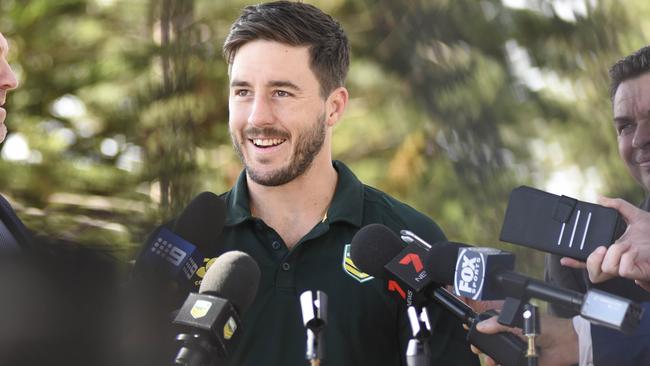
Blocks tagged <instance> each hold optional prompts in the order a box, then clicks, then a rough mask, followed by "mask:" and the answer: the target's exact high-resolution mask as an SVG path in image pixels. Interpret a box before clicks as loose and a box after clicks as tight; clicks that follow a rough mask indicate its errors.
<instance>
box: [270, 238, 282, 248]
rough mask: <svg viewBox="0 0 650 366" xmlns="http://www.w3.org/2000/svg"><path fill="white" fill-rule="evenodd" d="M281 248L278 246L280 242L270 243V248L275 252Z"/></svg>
mask: <svg viewBox="0 0 650 366" xmlns="http://www.w3.org/2000/svg"><path fill="white" fill-rule="evenodd" d="M281 246H282V244H280V242H279V241H277V240H274V241H273V243H271V248H273V249H275V250H278V249H280V247H281Z"/></svg>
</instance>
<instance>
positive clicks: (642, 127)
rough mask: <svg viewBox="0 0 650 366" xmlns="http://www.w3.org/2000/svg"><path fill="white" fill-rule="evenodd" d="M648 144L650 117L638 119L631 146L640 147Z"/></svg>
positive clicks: (649, 141)
mask: <svg viewBox="0 0 650 366" xmlns="http://www.w3.org/2000/svg"><path fill="white" fill-rule="evenodd" d="M649 144H650V119H645V120H643V121H639V123H638V124H637V126H636V130H635V131H634V137H633V138H632V147H634V148H637V149H638V148H642V147H646V146H648V145H649Z"/></svg>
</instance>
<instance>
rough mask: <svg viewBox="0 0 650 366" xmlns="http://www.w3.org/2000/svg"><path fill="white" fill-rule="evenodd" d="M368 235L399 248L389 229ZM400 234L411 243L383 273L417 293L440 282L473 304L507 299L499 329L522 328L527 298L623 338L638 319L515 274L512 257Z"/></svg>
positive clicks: (600, 296) (602, 295) (625, 307)
mask: <svg viewBox="0 0 650 366" xmlns="http://www.w3.org/2000/svg"><path fill="white" fill-rule="evenodd" d="M362 230H363V229H362ZM372 230H373V231H374V230H377V233H375V234H373V237H379V236H380V235H379V234H380V230H381V232H382V233H384V235H381V237H382V243H385V242H387V241H389V240H390V241H393V242H394V243H391V244H389V245H386V247H394V248H396V247H397V245H400V240H399V238H398V237H397V236H396V235H395V234H394V233H393V232H392V231H391V230H390V229H388V228H384V229H372ZM388 232H390V233H391V235H388ZM401 234H402V239H403V240H404V241H406V242H409V243H410V244H409V245H407V246H406V247H405V248H403V249H402V250H401V252H400V253H399V254H397V255H396V256H395V257H394V258H393V259H391V260H390V261H389V262H388V263H387V264H386V265H385V270H386V271H388V272H390V273H391V274H393V275H394V276H395V277H397V278H398V279H399V280H400V281H401V283H403V284H405V285H406V286H407V287H408V288H410V289H412V290H413V291H414V292H416V293H423V294H427V293H428V292H427V289H428V288H430V287H432V286H439V284H440V283H442V284H445V285H448V284H453V285H454V288H455V293H456V295H458V296H465V297H468V298H471V299H473V300H497V299H506V303H505V304H504V308H503V310H502V312H501V314H500V315H499V322H500V323H502V324H505V325H509V326H519V327H521V325H522V324H521V316H520V315H521V314H522V312H523V311H522V308H523V305H524V302H527V301H528V300H529V299H531V298H536V299H539V300H543V301H546V302H551V303H554V304H559V305H564V306H567V307H569V308H571V309H574V310H576V311H579V312H580V315H581V316H582V317H584V318H586V319H588V320H589V321H591V322H593V323H596V324H600V325H603V326H605V327H609V328H612V329H616V330H619V331H622V332H624V333H630V332H633V331H634V329H636V326H637V325H638V324H639V321H640V318H641V316H642V312H643V309H642V308H641V306H639V305H638V304H637V303H635V302H633V301H631V300H628V299H625V298H622V297H620V296H616V295H613V294H609V293H607V292H604V291H600V290H596V289H591V290H589V291H587V293H586V295H585V294H582V293H580V292H576V291H572V290H568V289H563V288H561V287H557V286H553V285H550V284H547V283H546V282H543V281H539V280H536V279H534V278H530V277H527V276H524V275H522V274H519V273H517V272H513V271H511V269H513V268H514V259H515V258H514V255H513V254H511V253H507V252H504V251H501V250H499V249H494V248H476V247H470V246H468V245H467V244H460V243H453V242H439V243H436V244H435V245H433V246H432V245H430V244H429V243H426V242H425V241H424V240H422V239H421V238H419V237H418V236H417V235H415V234H413V233H412V232H410V231H408V230H402V231H401ZM351 253H352V252H351ZM352 260H353V261H355V258H354V257H353V258H352ZM355 263H357V262H356V261H355ZM454 263H455V266H454ZM359 265H360V264H359ZM360 268H361V267H360ZM366 273H369V272H366ZM380 273H381V272H380ZM433 284H435V285H433Z"/></svg>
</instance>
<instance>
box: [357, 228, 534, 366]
mask: <svg viewBox="0 0 650 366" xmlns="http://www.w3.org/2000/svg"><path fill="white" fill-rule="evenodd" d="M418 239H419V238H418ZM419 240H421V239H419ZM412 246H413V244H410V245H408V246H406V247H405V245H404V244H403V243H402V241H401V240H400V238H399V237H398V236H397V235H396V234H395V233H394V232H393V231H392V230H391V229H389V228H388V227H386V226H384V225H381V224H371V225H367V226H365V227H363V228H361V230H359V231H358V232H357V234H356V235H355V236H354V237H353V238H352V242H351V247H350V256H351V258H352V261H353V262H354V263H355V264H356V265H357V267H358V268H359V269H361V270H362V271H364V272H365V273H367V274H369V275H371V276H373V277H377V278H382V279H385V280H388V290H389V291H392V292H397V293H399V295H400V297H402V298H403V299H404V300H405V301H406V302H407V304H408V305H410V304H409V297H410V298H411V299H416V297H417V299H416V300H414V301H415V302H418V303H419V305H425V304H426V303H430V302H431V301H435V302H437V303H438V304H440V305H441V306H442V307H443V308H445V309H447V310H448V311H450V312H451V313H452V314H453V315H454V316H456V317H457V318H458V319H460V320H461V321H462V322H463V323H465V324H466V325H467V326H468V327H469V331H468V334H467V340H468V342H469V343H471V344H473V345H474V346H476V347H478V348H479V349H480V350H481V351H483V352H485V353H486V354H487V355H489V356H490V357H492V358H493V359H494V360H495V361H497V363H499V364H501V365H504V366H523V365H525V364H526V360H525V357H524V351H525V349H526V344H525V343H524V341H523V340H521V339H520V338H518V337H517V336H515V335H514V334H512V333H508V332H503V333H498V334H484V333H480V332H478V331H476V329H475V328H476V324H478V323H479V322H480V321H481V320H483V319H486V318H488V317H489V316H491V314H486V313H483V314H476V313H475V312H474V310H472V309H471V308H470V307H469V306H467V305H466V304H465V303H463V302H462V301H460V300H459V299H458V298H456V297H455V296H453V295H452V294H451V293H449V292H448V291H447V290H445V289H444V288H440V287H439V286H440V284H439V283H435V282H433V281H432V274H433V275H436V274H437V273H438V271H437V270H436V269H435V263H434V262H436V263H437V261H445V262H446V261H449V260H451V261H453V262H455V259H456V254H453V256H452V255H451V253H450V252H449V253H443V254H444V255H443V256H441V257H437V258H436V257H434V256H427V257H424V256H422V255H420V254H416V253H414V252H409V253H406V254H404V253H402V252H403V251H405V250H407V248H409V247H412ZM435 246H436V245H434V247H435ZM408 254H411V255H408ZM422 258H424V261H423V259H422ZM395 260H397V262H398V264H399V262H403V263H401V264H399V265H401V266H410V267H414V269H419V270H420V271H419V272H420V274H419V275H416V276H411V277H410V278H409V277H406V278H407V279H408V281H407V282H405V281H402V280H401V279H400V276H401V277H405V274H404V271H401V270H397V271H394V269H393V267H391V266H389V265H388V264H389V263H391V262H393V261H395ZM425 265H426V268H427V270H428V272H426V271H425ZM396 272H399V273H396ZM447 277H449V276H447ZM403 288H406V290H403Z"/></svg>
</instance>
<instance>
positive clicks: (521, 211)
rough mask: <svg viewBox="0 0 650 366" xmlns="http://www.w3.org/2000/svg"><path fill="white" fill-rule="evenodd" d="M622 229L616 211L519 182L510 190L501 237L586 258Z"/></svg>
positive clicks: (503, 239)
mask: <svg viewBox="0 0 650 366" xmlns="http://www.w3.org/2000/svg"><path fill="white" fill-rule="evenodd" d="M624 231H625V222H624V221H623V219H622V218H621V216H620V214H619V213H618V211H616V210H614V209H611V208H608V207H603V206H600V205H597V204H593V203H589V202H583V201H579V200H577V199H575V198H571V197H567V196H557V195H554V194H551V193H548V192H544V191H540V190H538V189H535V188H531V187H526V186H520V187H517V188H515V189H514V190H513V191H512V193H510V200H509V202H508V208H507V209H506V215H505V218H504V220H503V226H502V227H501V235H500V237H499V238H500V239H501V241H505V242H508V243H512V244H517V245H522V246H525V247H529V248H534V249H538V250H541V251H544V252H548V253H553V254H559V255H562V256H565V257H571V258H575V259H579V260H581V261H585V260H586V259H587V257H588V256H589V254H590V253H591V252H593V251H594V249H596V248H597V247H599V246H609V245H611V244H612V243H613V242H614V241H615V240H616V239H618V237H620V236H621V235H622V234H623V232H624Z"/></svg>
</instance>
